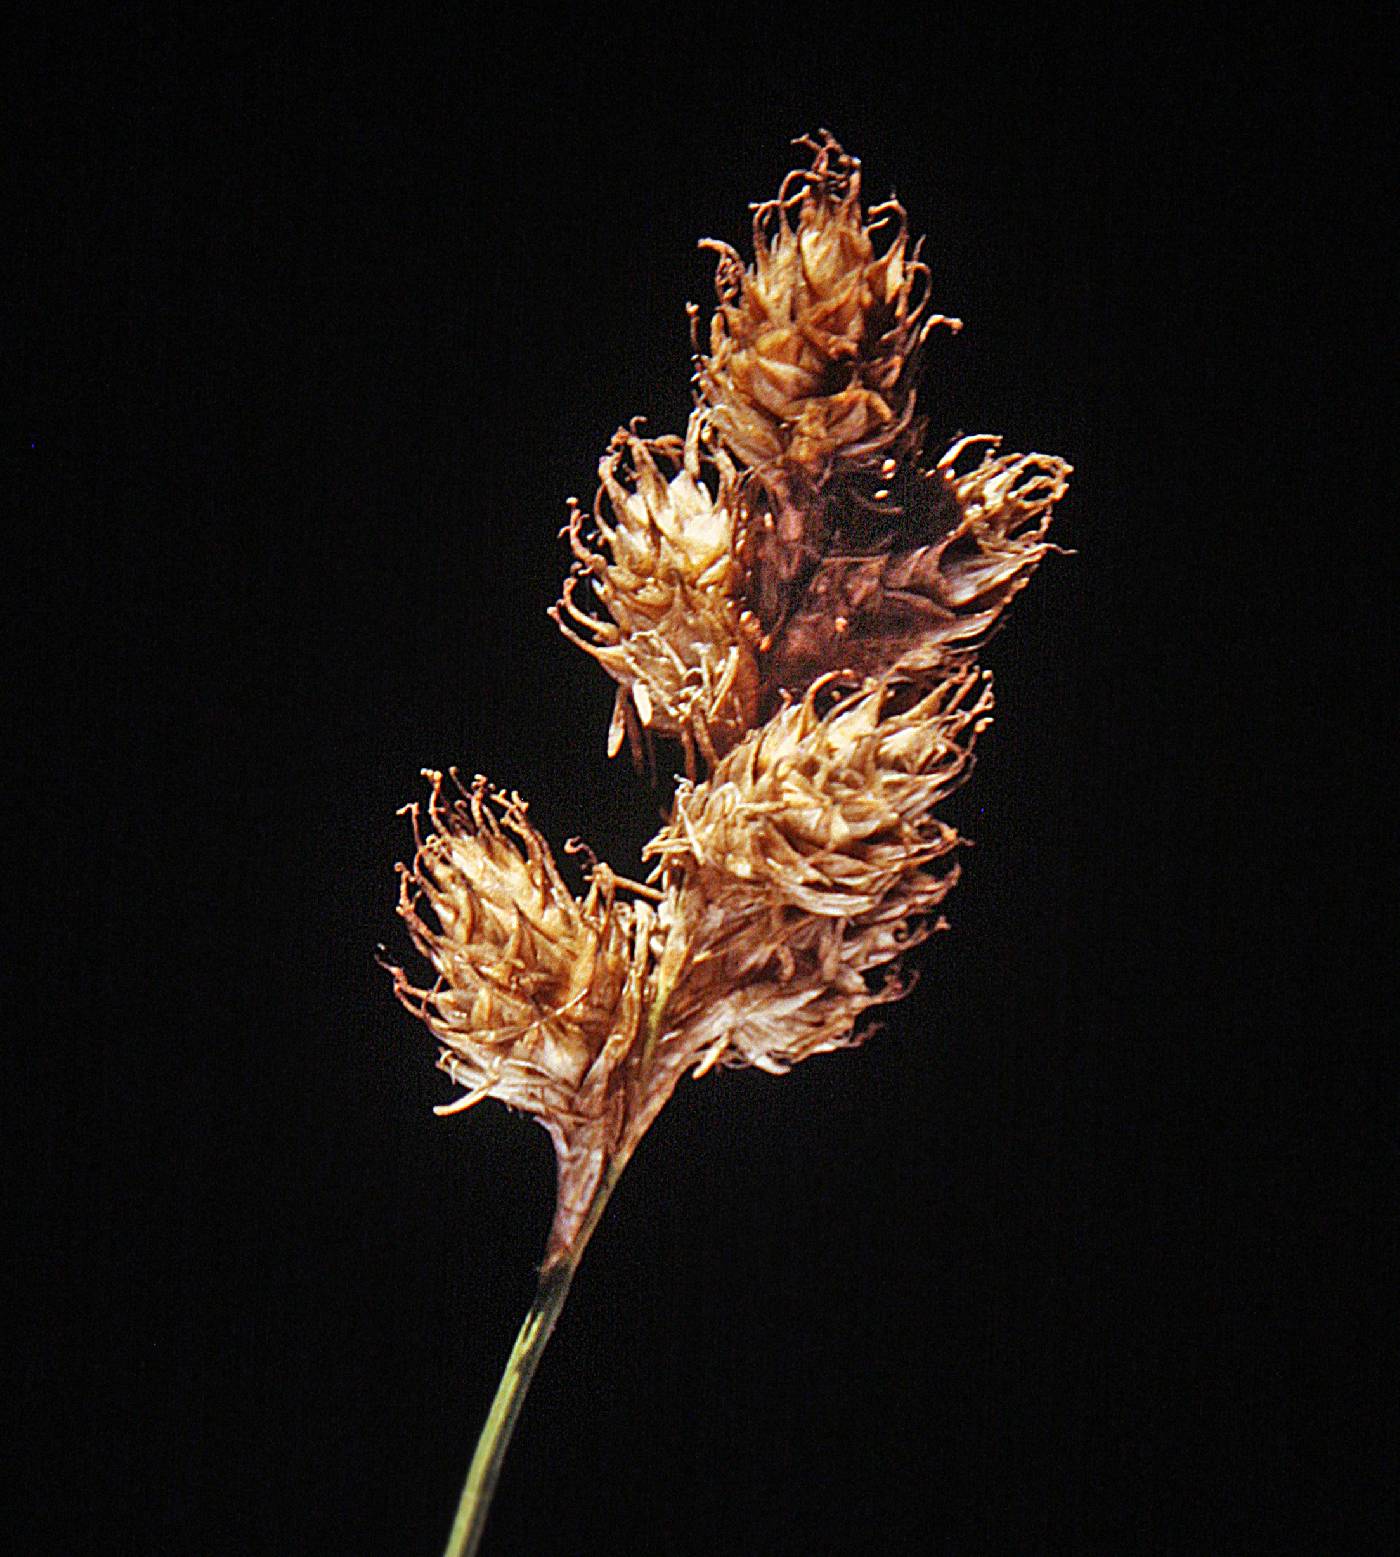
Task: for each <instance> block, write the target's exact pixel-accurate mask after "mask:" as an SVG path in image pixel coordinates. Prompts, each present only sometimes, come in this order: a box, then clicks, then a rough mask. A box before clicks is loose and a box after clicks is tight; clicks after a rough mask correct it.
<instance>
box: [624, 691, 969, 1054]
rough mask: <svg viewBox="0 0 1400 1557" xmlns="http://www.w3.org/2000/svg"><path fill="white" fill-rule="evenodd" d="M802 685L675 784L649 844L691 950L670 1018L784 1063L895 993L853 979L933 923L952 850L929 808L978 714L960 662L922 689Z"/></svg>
mask: <svg viewBox="0 0 1400 1557" xmlns="http://www.w3.org/2000/svg"><path fill="white" fill-rule="evenodd" d="M834 691H835V688H834V687H833V686H831V685H830V684H829V683H818V684H816V685H815V686H813V687H812V688H811V689H810V690H809V691H808V693H807V695H806V696H805V697H804V698H803V699H802V701H801V702H800V703H795V704H792V705H791V706H789V707H787V708H785V709H783V710H781V711H780V712H779V713H778V714H776V715H775V716H774V717H773V718H772V719H770V720H769V721H768V723H767V724H765V725H763V726H762V727H760V728H759V729H757V730H754V731H752V732H751V733H750V734H749V735H748V736H747V737H746V739H745V740H744V741H743V742H742V743H741V745H739V746H738V747H736V748H735V750H734V751H732V752H731V753H730V754H729V755H728V756H727V757H726V758H725V759H724V760H723V761H722V762H721V763H720V764H719V766H718V767H717V768H716V769H715V771H714V773H713V774H711V776H710V777H709V779H707V780H706V781H705V782H704V783H701V784H689V783H682V784H681V786H680V788H679V790H678V792H677V795H676V800H675V806H674V808H673V812H672V816H671V820H670V821H669V822H668V823H667V825H666V827H665V828H663V829H662V831H661V832H660V833H659V834H658V835H657V837H656V838H654V839H653V840H652V842H651V843H650V844H649V845H648V846H647V854H648V856H649V857H651V858H653V859H655V860H657V861H658V862H659V863H658V868H657V872H656V874H657V876H659V877H660V879H661V880H662V882H663V884H664V885H665V886H666V888H667V899H666V901H667V905H668V907H667V912H668V913H669V914H670V915H672V916H674V918H675V919H676V920H678V921H679V922H680V923H682V924H683V925H684V935H683V939H684V941H685V943H686V945H687V947H688V948H689V958H688V961H687V964H686V968H685V971H684V973H683V974H682V976H681V978H680V979H679V980H678V981H677V984H676V986H675V988H674V990H673V992H672V995H671V1000H670V1006H669V1011H670V1019H669V1020H670V1023H671V1024H672V1026H673V1030H674V1031H675V1032H679V1033H683V1034H685V1035H686V1040H687V1041H688V1042H689V1044H690V1045H691V1046H692V1048H694V1049H696V1050H697V1052H698V1053H699V1055H700V1065H701V1068H702V1069H703V1068H708V1067H709V1066H710V1065H711V1064H714V1063H715V1062H716V1061H718V1060H720V1059H723V1060H725V1061H726V1062H728V1063H736V1064H737V1063H743V1064H752V1065H758V1066H760V1067H762V1068H763V1069H766V1070H774V1071H778V1070H784V1069H786V1068H787V1066H788V1065H789V1064H790V1063H792V1061H794V1060H797V1059H801V1058H804V1057H805V1056H806V1055H808V1054H812V1053H817V1052H819V1051H820V1050H823V1049H831V1048H836V1047H840V1046H843V1045H845V1044H848V1043H850V1042H852V1041H853V1031H852V1030H853V1027H854V1024H855V1021H856V1018H857V1017H858V1016H859V1015H860V1014H861V1012H862V1011H864V1010H865V1009H866V1008H867V1007H869V1006H870V1005H872V1004H876V1003H879V1002H882V1001H885V1000H890V999H893V998H895V997H896V996H897V995H899V994H902V993H903V991H904V988H905V986H904V985H903V984H902V983H900V982H899V981H898V980H895V981H892V982H887V983H885V984H884V985H878V984H877V985H873V986H872V985H870V984H868V983H867V981H866V980H865V978H864V975H866V974H867V973H869V972H870V971H871V970H872V969H875V968H878V967H882V966H884V965H885V964H887V963H889V962H891V961H892V960H894V959H895V958H897V957H899V956H900V955H901V954H902V953H903V952H904V951H906V950H908V949H909V947H911V946H913V945H916V944H917V943H918V942H919V941H920V940H923V939H924V938H925V937H926V936H927V934H928V933H929V931H930V929H931V928H933V927H934V926H933V925H931V924H930V922H929V917H928V916H929V915H930V914H931V913H932V912H933V910H934V909H936V908H937V906H938V905H939V904H940V903H941V902H942V901H943V899H944V897H946V896H947V894H948V892H949V891H950V890H951V889H952V886H953V884H954V882H955V881H956V879H957V870H956V866H953V865H950V866H949V867H948V868H947V869H946V870H942V871H939V870H935V869H934V868H933V867H934V865H935V862H937V861H940V860H943V859H944V858H945V857H946V856H948V855H949V854H950V853H951V852H952V851H953V849H954V848H955V847H956V846H957V845H958V843H959V842H960V839H959V838H958V835H957V833H956V831H955V830H954V829H953V828H952V827H950V826H949V825H948V824H947V823H946V822H943V821H941V820H939V818H938V817H936V816H935V815H934V807H935V806H937V805H938V803H939V802H940V801H941V800H943V799H944V798H945V797H946V796H947V795H948V794H950V793H951V792H952V790H954V789H955V788H957V786H958V785H959V784H961V783H962V782H963V780H964V779H965V778H966V777H967V775H968V773H969V772H970V771H971V766H972V744H973V741H974V740H975V738H976V736H977V735H978V734H979V733H980V732H981V731H982V730H983V729H985V727H986V725H987V724H988V723H989V722H990V712H991V701H992V700H991V688H990V685H989V682H988V679H987V678H986V677H985V676H982V675H980V674H978V673H977V672H975V671H974V670H972V669H970V668H964V669H962V670H959V671H957V672H955V673H953V674H952V675H950V676H949V677H948V678H947V679H945V680H942V681H939V682H937V683H936V684H935V685H933V686H932V687H931V688H926V689H920V688H918V687H917V686H915V685H913V684H911V683H908V682H906V681H899V680H894V681H892V680H889V679H885V680H878V681H867V682H866V683H865V684H864V685H862V686H860V687H858V688H857V689H856V690H854V691H849V690H848V691H847V692H846V693H845V694H844V695H838V696H837V697H836V700H835V702H834V703H833V704H832V706H831V707H829V708H828V709H827V710H826V712H824V713H823V712H822V711H821V704H822V703H823V702H824V701H826V700H827V698H828V694H830V693H832V692H834Z"/></svg>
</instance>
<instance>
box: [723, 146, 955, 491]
mask: <svg viewBox="0 0 1400 1557" xmlns="http://www.w3.org/2000/svg"><path fill="white" fill-rule="evenodd" d="M799 144H801V145H805V146H807V147H808V148H810V150H811V151H812V154H813V157H812V165H811V167H810V168H805V169H798V170H795V171H794V172H792V173H789V174H788V176H787V178H786V179H784V181H783V184H782V187H781V188H780V190H779V191H778V195H777V198H776V199H773V200H768V201H764V202H763V203H762V204H761V205H759V206H757V207H756V208H755V211H754V220H753V248H754V263H753V266H752V268H750V269H746V268H745V265H744V262H743V259H742V258H741V256H740V255H739V254H738V253H736V251H735V250H734V249H732V248H731V247H730V246H729V245H728V244H726V243H720V242H718V241H716V240H714V239H707V240H705V246H706V247H708V248H712V249H714V250H716V251H717V252H718V254H719V268H718V273H717V275H716V277H715V290H716V293H717V295H718V299H719V306H718V308H717V309H716V311H715V315H714V318H713V320H712V321H711V325H710V349H709V351H708V353H706V352H700V353H699V355H698V359H697V364H696V369H697V383H698V386H699V392H700V395H701V397H702V399H703V400H704V402H705V404H707V405H708V406H710V407H711V408H712V411H713V414H714V419H715V426H716V428H717V430H718V432H719V434H720V436H721V437H722V438H723V439H724V441H725V443H726V444H727V445H728V446H729V448H730V449H731V450H733V452H734V455H735V457H736V458H737V459H738V460H740V461H741V462H742V463H743V464H745V465H747V466H749V467H751V468H753V469H754V470H756V471H759V472H761V473H763V474H764V475H765V476H769V475H774V476H781V475H782V474H797V473H800V474H801V475H802V476H804V477H805V478H806V479H807V481H808V482H809V483H810V484H812V485H819V484H820V483H821V482H822V481H824V480H825V478H826V477H827V475H828V474H829V473H830V471H831V469H832V467H833V466H834V465H836V464H838V463H839V464H844V465H846V466H853V467H858V468H865V467H869V466H872V465H874V464H878V462H879V461H880V460H882V459H883V458H885V457H886V456H888V455H890V454H898V453H901V452H907V451H908V449H909V448H910V446H911V440H912V438H913V436H914V428H913V417H914V398H915V392H914V378H915V374H916V370H917V364H918V354H919V349H920V347H921V346H922V345H923V343H924V341H925V340H926V339H927V337H928V334H929V331H930V330H932V329H933V327H934V326H935V325H937V324H949V325H951V326H953V327H954V328H956V327H957V321H955V320H951V319H945V318H944V317H943V316H942V315H939V314H932V313H930V312H929V310H928V279H929V274H928V267H927V266H926V265H925V264H924V263H923V261H922V260H921V259H920V258H919V247H918V245H915V246H914V249H913V250H912V252H911V251H910V248H909V235H908V228H907V225H906V221H905V214H904V208H903V207H902V206H901V205H900V204H899V202H898V201H897V200H894V199H891V200H889V201H887V202H885V203H884V204H882V205H878V206H875V207H872V208H871V210H870V211H869V212H864V211H862V209H861V203H860V163H859V162H857V161H856V159H855V158H854V157H850V156H848V155H847V154H846V153H845V152H844V151H843V150H842V149H841V147H840V146H839V145H838V144H837V143H836V141H835V140H834V139H833V138H832V137H831V136H830V135H828V134H826V133H825V132H823V133H822V135H821V136H820V137H819V138H817V139H804V140H803V141H801V142H799ZM889 227H893V228H894V232H893V235H892V236H891V235H887V233H886V229H887V228H889ZM886 239H887V241H886ZM880 243H883V248H880V247H879V244H880Z"/></svg>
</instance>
